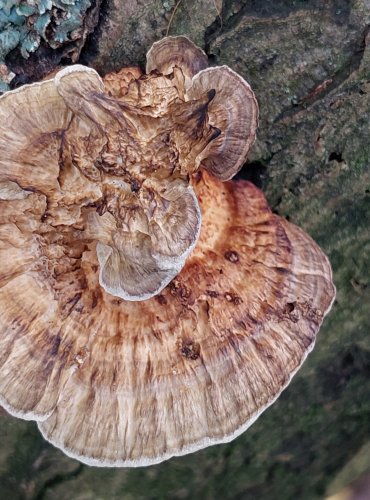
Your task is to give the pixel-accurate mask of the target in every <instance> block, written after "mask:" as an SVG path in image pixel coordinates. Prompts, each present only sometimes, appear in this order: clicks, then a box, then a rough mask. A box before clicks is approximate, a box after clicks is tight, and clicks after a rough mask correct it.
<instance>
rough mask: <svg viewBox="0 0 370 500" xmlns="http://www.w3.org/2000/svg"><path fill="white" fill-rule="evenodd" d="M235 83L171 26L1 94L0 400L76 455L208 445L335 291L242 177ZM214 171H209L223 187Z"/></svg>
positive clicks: (248, 119)
mask: <svg viewBox="0 0 370 500" xmlns="http://www.w3.org/2000/svg"><path fill="white" fill-rule="evenodd" d="M257 120H258V106H257V101H256V99H255V96H254V94H253V92H252V90H251V88H250V86H249V85H248V84H247V83H246V82H245V81H244V80H243V79H242V78H241V77H240V76H239V75H237V74H236V73H235V72H233V71H232V70H231V69H230V68H228V67H226V66H222V67H215V68H207V57H206V55H205V54H204V53H203V51H202V50H201V49H199V48H198V47H196V46H195V45H194V44H193V43H192V42H191V41H189V40H188V39H187V38H186V37H168V38H165V39H163V40H161V41H159V42H157V43H155V44H154V45H153V47H152V48H151V49H150V51H149V52H148V55H147V71H146V74H143V73H142V72H141V71H140V70H139V69H138V68H126V69H123V70H121V71H119V72H118V73H112V74H109V75H107V76H106V77H105V78H104V79H101V78H100V77H99V75H98V74H97V73H96V72H95V71H94V70H92V69H90V68H86V67H83V66H79V65H77V66H72V67H70V68H66V69H63V70H61V71H60V72H58V73H57V74H56V76H55V77H54V78H53V79H50V80H47V81H45V82H41V83H38V84H34V85H29V86H25V87H22V88H21V89H18V90H16V91H13V92H9V93H6V94H4V96H2V97H1V98H0V402H1V404H2V405H3V407H4V408H5V409H6V410H7V411H8V412H10V413H11V414H13V415H15V416H17V417H20V418H24V419H32V420H36V421H37V422H38V426H39V428H40V431H41V432H42V434H43V435H44V436H45V438H46V439H48V440H49V441H50V442H52V443H53V444H54V445H56V446H58V447H59V448H61V449H62V450H63V451H64V452H65V453H67V454H68V455H70V456H72V457H74V458H77V459H79V460H81V461H82V462H85V463H88V464H90V465H98V466H140V465H149V464H153V463H158V462H160V461H162V460H165V459H168V458H170V457H171V456H174V455H183V454H185V453H190V452H192V451H195V450H198V449H200V448H203V447H205V446H209V445H211V444H216V443H221V442H227V441H230V440H231V439H233V438H234V437H236V436H237V435H239V434H240V433H241V432H243V431H244V430H245V429H247V428H248V427H249V425H251V424H252V423H253V422H254V420H255V419H256V418H257V417H258V416H259V415H260V413H261V412H262V411H263V410H264V409H265V408H267V407H268V406H269V405H270V404H271V403H272V402H273V401H274V400H275V399H276V398H277V397H278V395H279V394H280V393H281V391H282V390H283V389H284V387H286V386H287V384H288V383H289V381H290V379H291V377H292V376H293V375H294V373H295V372H296V371H297V370H298V368H299V367H300V366H301V364H302V362H303V361H304V359H305V357H306V356H307V354H308V353H309V352H310V350H311V349H312V347H313V345H314V342H315V339H316V335H317V332H318V330H319V328H320V325H321V323H322V321H323V318H324V316H325V314H326V313H327V312H328V311H329V309H330V306H331V304H332V301H333V298H334V295H335V288H334V285H333V283H332V274H331V268H330V264H329V262H328V259H327V258H326V256H325V255H324V253H323V252H322V251H321V250H320V248H319V247H318V246H317V244H316V243H315V242H314V241H313V240H312V239H311V238H310V237H309V236H308V235H307V234H305V233H304V232H303V231H302V230H301V229H299V228H298V227H296V226H294V225H292V224H290V223H289V222H287V221H286V220H284V219H282V218H281V217H278V216H277V215H274V214H273V213H272V212H271V210H270V209H269V207H268V205H267V202H266V200H265V198H264V196H263V194H262V192H261V191H260V190H258V189H257V188H256V187H255V186H253V185H252V184H251V183H248V182H245V181H237V182H233V181H230V180H229V179H231V178H232V177H233V175H235V173H236V172H237V171H238V170H239V169H240V168H241V167H242V165H243V164H244V162H245V159H246V156H247V153H248V151H249V149H250V147H251V145H252V144H253V141H254V139H255V133H256V128H257ZM223 181H226V182H223Z"/></svg>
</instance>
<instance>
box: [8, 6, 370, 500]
mask: <svg viewBox="0 0 370 500" xmlns="http://www.w3.org/2000/svg"><path fill="white" fill-rule="evenodd" d="M169 23H170V25H169ZM369 27H370V2H369V1H368V0H353V1H352V2H348V1H345V0H328V1H326V2H322V1H319V0H308V1H303V0H302V1H299V0H296V1H293V0H292V1H290V0H278V1H275V2H271V1H269V0H260V1H258V2H257V1H252V0H250V1H243V0H239V1H238V0H224V2H223V3H221V2H219V1H216V0H192V1H191V0H181V1H180V2H177V3H176V2H175V1H173V0H167V1H162V0H152V1H149V2H144V1H140V0H137V1H128V0H125V1H122V2H119V1H118V0H107V1H106V2H105V3H104V11H102V16H101V21H100V25H99V28H98V29H97V30H96V31H95V33H94V35H93V37H92V38H91V39H90V40H89V42H88V44H87V45H86V46H85V49H84V51H83V54H82V61H83V62H85V63H88V64H90V65H91V66H93V67H96V68H97V69H99V71H101V72H107V71H111V70H113V69H118V68H120V67H122V66H124V65H127V64H134V63H136V62H140V63H141V64H142V63H143V61H144V56H145V52H146V51H147V49H148V48H149V46H150V45H151V43H152V42H153V41H155V40H156V39H158V38H160V37H161V36H163V35H165V34H166V32H167V31H168V32H169V34H187V35H189V36H191V37H192V38H193V39H194V40H195V41H196V42H197V43H198V44H200V45H201V46H202V47H203V48H204V49H205V50H206V52H207V53H208V55H209V57H210V60H211V63H212V64H217V65H219V64H227V65H229V66H230V67H231V68H233V69H234V70H236V71H238V72H239V73H240V74H241V75H242V76H244V77H245V78H246V79H247V80H248V81H249V83H250V84H251V85H252V87H253V89H254V90H255V92H256V95H257V98H258V100H259V103H260V109H261V117H260V127H259V134H258V140H257V142H256V144H255V146H254V149H253V152H252V155H251V157H250V161H249V162H248V163H247V164H246V165H245V167H244V168H243V171H242V173H241V176H243V177H245V178H249V179H251V180H253V181H254V182H255V183H257V184H258V185H259V186H260V187H262V188H263V189H264V191H265V192H266V194H267V196H268V199H269V201H270V204H271V206H272V207H273V209H274V210H275V211H277V212H278V213H279V214H280V215H283V216H285V217H287V218H289V219H290V220H291V221H292V222H294V223H297V224H298V225H300V226H301V227H303V228H304V229H305V230H306V231H307V232H308V233H309V234H311V236H313V238H315V239H316V240H317V242H318V243H319V244H320V245H321V246H322V248H323V249H324V251H325V252H326V253H327V254H328V256H329V258H330V260H331V262H332V266H333V270H334V280H335V284H336V286H337V290H338V294H337V299H336V302H335V304H334V307H333V310H332V312H331V313H330V315H329V316H328V318H327V319H326V320H325V323H324V325H323V328H322V330H321V332H320V334H319V338H318V342H317V345H316V348H315V350H314V352H313V353H312V354H311V355H310V356H309V358H308V360H307V361H306V363H305V365H304V367H303V369H302V370H301V371H300V372H299V373H298V374H297V375H296V377H295V379H294V381H293V382H292V384H291V385H290V386H289V388H288V389H287V390H286V391H285V392H284V394H283V395H282V396H281V397H280V398H279V400H278V401H277V402H276V403H275V404H274V405H273V406H272V407H271V408H270V409H269V410H267V411H266V413H264V414H263V415H262V416H261V417H260V418H259V420H258V421H257V422H256V423H255V424H254V425H253V426H252V427H251V428H250V429H249V430H248V431H247V432H246V433H245V434H243V435H242V436H240V437H239V438H238V439H236V440H235V441H233V442H232V443H230V444H226V445H222V446H217V447H213V448H208V449H206V450H203V451H201V452H198V453H196V454H194V455H190V456H185V457H182V458H176V459H172V460H170V461H168V462H166V463H163V464H160V465H157V466H153V467H150V468H146V469H137V470H135V469H131V470H128V469H122V470H119V469H118V470H115V469H105V470H100V469H94V468H88V467H85V466H80V465H79V464H78V463H77V462H75V461H73V460H70V459H68V458H66V457H64V455H62V453H60V452H59V451H56V450H54V449H53V448H51V447H50V446H49V445H47V444H46V443H44V442H43V441H42V438H41V437H40V436H39V435H38V433H37V432H36V431H35V426H34V424H33V423H25V422H21V421H16V420H14V419H11V418H8V417H1V419H2V420H1V427H0V430H1V434H2V439H1V443H2V444H1V453H0V471H1V472H0V493H1V496H2V497H4V498H5V497H7V495H8V496H9V495H10V492H11V497H12V498H40V499H41V498H42V499H49V498H50V499H51V498H58V499H61V500H63V499H67V498H68V499H69V498H71V496H72V498H73V499H81V500H82V499H84V500H86V499H94V500H95V499H97V498H99V499H100V498H101V499H113V498H125V499H130V498H143V499H144V498H145V499H147V498H243V499H256V498H258V499H265V498H266V499H267V498H268V499H284V500H286V499H287V500H289V499H297V498H299V499H307V500H308V499H309V500H312V499H320V498H323V497H324V496H325V494H326V493H327V492H331V493H333V491H334V490H336V489H339V488H341V487H342V486H345V484H346V482H347V483H348V481H349V480H351V479H355V477H356V474H360V473H362V472H363V471H364V470H366V468H370V457H368V456H367V454H366V453H368V452H366V450H369V446H368V445H367V444H366V443H368V442H370V425H369V422H370V398H369V394H370V339H369V333H370V314H369V310H370V306H369V304H370V265H369V255H370V126H369V122H370V35H369ZM364 450H365V451H364ZM358 454H361V457H362V461H361V467H357V468H356V465H353V464H356V463H357V462H356V460H354V457H356V456H357V455H358ZM364 456H365V459H364V458H363V457H364ZM366 457H367V462H366ZM364 461H365V465H364ZM349 463H350V464H351V475H350V478H349V476H348V473H345V471H346V470H347V469H348V467H349V466H348V465H347V469H346V464H349ZM366 463H367V465H366ZM343 471H344V472H343ZM71 492H73V493H71Z"/></svg>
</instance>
